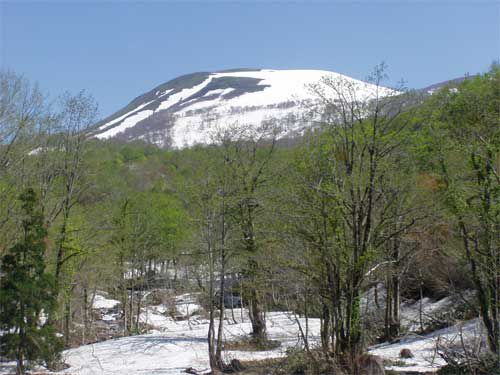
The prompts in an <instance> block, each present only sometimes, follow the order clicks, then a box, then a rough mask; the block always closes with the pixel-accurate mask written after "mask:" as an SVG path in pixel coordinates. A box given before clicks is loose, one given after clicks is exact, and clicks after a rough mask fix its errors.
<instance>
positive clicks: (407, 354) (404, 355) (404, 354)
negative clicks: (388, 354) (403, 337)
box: [399, 348, 413, 358]
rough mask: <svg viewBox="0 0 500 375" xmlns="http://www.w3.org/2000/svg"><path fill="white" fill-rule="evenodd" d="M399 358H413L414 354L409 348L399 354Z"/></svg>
mask: <svg viewBox="0 0 500 375" xmlns="http://www.w3.org/2000/svg"><path fill="white" fill-rule="evenodd" d="M399 357H400V358H413V353H412V352H411V350H410V349H408V348H403V349H401V351H400V352H399Z"/></svg>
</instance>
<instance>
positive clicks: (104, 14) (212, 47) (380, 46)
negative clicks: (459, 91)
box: [0, 0, 500, 116]
mask: <svg viewBox="0 0 500 375" xmlns="http://www.w3.org/2000/svg"><path fill="white" fill-rule="evenodd" d="M1 1H2V0H0V16H1V18H0V20H1V29H0V41H1V49H0V59H1V64H2V65H3V66H4V67H8V68H11V69H14V70H16V71H18V72H20V73H24V74H25V75H26V76H27V77H28V78H30V79H32V80H36V81H38V82H39V83H40V85H41V87H42V88H44V89H46V90H47V91H49V92H50V94H51V95H57V94H59V93H61V92H62V91H64V90H70V91H77V90H79V89H86V90H88V91H89V92H90V93H92V94H93V95H94V96H95V98H96V99H97V101H98V102H99V105H100V111H101V115H102V116H106V115H109V114H110V113H112V112H114V111H115V110H118V109H119V108H121V107H122V106H124V105H125V104H127V103H128V102H129V101H130V100H131V99H133V98H134V97H135V96H138V95H139V94H141V93H143V92H145V91H147V90H149V89H151V88H153V87H154V86H156V85H158V84H160V83H163V82H165V81H167V80H169V79H171V78H174V77H176V76H178V75H180V74H185V73H191V72H195V71H211V70H220V69H228V68H237V67H262V68H274V69H280V68H311V69H326V70H333V71H337V72H340V73H344V74H347V75H350V76H352V77H355V78H360V79H363V78H365V77H366V76H367V74H368V73H369V71H370V70H371V68H372V67H373V66H374V65H375V64H376V63H378V62H380V61H382V60H384V61H386V62H387V63H388V65H389V67H390V74H391V78H392V82H396V81H398V80H399V79H401V78H404V79H405V80H406V81H407V82H408V86H410V87H424V86H427V85H429V84H432V83H436V82H439V81H443V80H446V79H449V78H454V77H457V76H461V75H463V74H464V73H467V72H469V73H471V74H472V73H476V72H483V71H485V70H487V68H488V66H489V65H490V64H491V62H492V61H493V60H495V59H498V58H499V55H500V9H499V8H500V5H499V4H500V3H499V2H498V1H481V0H471V1H457V0H455V1H451V0H449V1H431V0H427V1H425V0H424V1H422V0H420V1H404V0H400V1H395V0H386V1H378V0H371V1H368V0H366V1H357V2H356V1H334V0H332V1H305V0H304V1H276V2H269V1H249V0H248V1H243V0H242V1H224V2H215V1H210V0H204V1H162V2H159V1H142V2H132V1H111V2H103V1H100V2H90V1H85V2H76V1H66V2H56V1H49V2H42V1H36V2H27V1H22V0H18V1H12V2H9V1H3V2H1Z"/></svg>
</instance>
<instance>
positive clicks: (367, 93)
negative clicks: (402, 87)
mask: <svg viewBox="0 0 500 375" xmlns="http://www.w3.org/2000/svg"><path fill="white" fill-rule="evenodd" d="M325 77H327V78H331V79H343V80H346V81H348V82H349V83H350V84H352V87H355V90H356V97H357V100H367V99H369V98H370V97H372V96H373V95H375V92H376V90H377V87H376V86H375V85H372V84H370V83H366V82H363V81H359V80H356V79H354V78H350V77H347V76H344V75H341V74H339V73H334V72H329V71H324V70H269V69H262V70H259V69H240V70H228V71H219V72H213V73H209V72H202V73H193V74H188V75H184V76H180V77H178V78H175V79H173V80H171V81H168V82H166V83H164V84H161V85H159V86H157V87H155V88H154V89H152V90H151V91H149V92H147V93H145V94H143V95H141V96H139V97H137V98H136V99H134V100H132V101H131V102H130V103H129V104H128V105H127V106H126V107H124V108H123V109H121V110H120V111H118V112H116V113H115V114H113V115H111V116H109V117H107V118H106V119H104V120H103V121H101V122H100V123H99V124H97V126H96V127H95V129H94V130H93V131H92V133H91V134H92V135H93V136H95V137H97V138H100V139H107V138H118V139H121V140H124V141H132V140H136V139H142V140H145V141H147V142H150V143H154V144H156V145H158V146H160V147H172V148H182V147H189V146H192V145H195V144H200V143H204V144H206V143H210V142H211V133H213V130H214V126H215V124H216V126H217V127H224V126H228V125H232V124H235V123H237V124H239V125H248V126H251V127H258V126H259V125H261V124H262V123H263V122H265V121H277V122H281V123H283V122H286V124H287V129H288V131H289V132H300V130H301V129H303V127H304V126H307V123H306V122H304V121H303V120H302V119H303V116H304V114H305V113H306V112H307V108H308V107H310V105H311V104H314V102H315V101H316V100H317V97H315V95H314V94H313V93H312V92H311V90H310V88H309V87H310V85H312V84H318V83H319V84H321V83H320V82H321V81H322V79H323V78H325ZM325 88H326V86H325ZM378 89H379V91H378V94H379V95H387V94H390V93H391V92H394V91H393V90H390V89H386V88H378ZM330 94H333V92H332V93H330Z"/></svg>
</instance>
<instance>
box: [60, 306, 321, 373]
mask: <svg viewBox="0 0 500 375" xmlns="http://www.w3.org/2000/svg"><path fill="white" fill-rule="evenodd" d="M239 313H240V312H239V311H235V314H236V315H237V316H240V314H239ZM267 318H268V333H269V336H270V338H271V339H273V340H279V341H281V342H282V345H281V347H279V348H277V349H274V350H269V351H261V352H242V351H230V352H226V353H225V357H226V359H227V360H228V361H229V360H230V359H232V358H238V359H241V360H247V359H263V358H273V357H280V356H283V355H284V354H285V350H286V348H288V347H291V346H295V345H300V338H299V336H298V328H297V324H296V323H295V321H294V318H293V316H291V315H290V314H287V313H283V312H279V313H269V314H268V316H267ZM149 323H150V324H154V325H155V328H156V330H155V331H154V332H153V333H151V334H146V335H138V336H130V337H124V338H119V339H115V340H108V341H103V342H100V343H97V344H92V345H86V346H82V347H79V348H77V349H71V350H68V351H66V352H65V353H64V359H65V361H66V363H68V364H69V365H71V367H70V368H69V369H67V370H66V371H65V372H64V373H68V374H75V375H87V374H88V375H93V374H103V375H108V374H109V375H111V374H180V373H183V372H184V370H186V369H187V368H189V367H193V368H195V369H197V370H207V369H208V367H209V363H208V354H207V350H208V349H207V342H206V335H207V330H208V321H207V320H204V319H199V318H192V319H189V320H183V321H177V322H176V321H174V320H172V319H171V318H165V319H164V320H161V319H154V320H150V321H149ZM304 323H305V322H304V321H303V320H302V324H304ZM310 330H311V334H312V337H311V338H312V339H313V340H314V339H317V334H318V333H319V322H318V321H317V320H314V321H311V322H310ZM249 332H250V323H249V322H248V320H246V321H245V322H239V323H237V324H226V326H225V329H224V334H225V338H226V339H227V340H233V339H238V338H239V337H241V336H244V335H247V334H248V333H249Z"/></svg>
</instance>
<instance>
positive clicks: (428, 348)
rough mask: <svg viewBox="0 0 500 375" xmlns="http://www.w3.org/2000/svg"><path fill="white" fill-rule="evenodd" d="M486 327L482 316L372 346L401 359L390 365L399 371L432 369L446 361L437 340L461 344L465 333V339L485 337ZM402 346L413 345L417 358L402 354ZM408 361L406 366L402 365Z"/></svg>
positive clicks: (384, 355)
mask: <svg viewBox="0 0 500 375" xmlns="http://www.w3.org/2000/svg"><path fill="white" fill-rule="evenodd" d="M483 334H484V332H483V327H482V325H481V322H480V321H479V319H474V320H471V321H468V322H465V323H463V324H458V325H454V326H452V327H448V328H444V329H440V330H438V331H434V332H432V333H429V334H427V335H424V336H418V335H408V336H407V337H405V338H403V339H401V340H400V341H399V342H397V343H394V344H388V343H384V344H380V345H376V346H373V347H372V348H371V349H370V353H371V354H375V355H378V356H380V357H382V358H384V359H386V360H391V361H394V362H398V365H397V366H389V367H387V369H392V370H396V371H420V372H432V371H437V369H438V368H440V367H442V366H444V365H445V362H444V360H443V359H442V358H441V357H440V356H439V355H438V353H437V345H436V344H437V343H441V344H443V345H444V344H446V345H460V343H461V338H460V335H462V337H463V340H464V341H468V340H471V339H475V338H478V337H482V335H483ZM402 349H409V350H410V351H411V352H412V354H413V356H414V357H413V358H408V359H404V358H400V357H399V354H400V352H401V350H402ZM403 363H404V366H403V365H402V364H403Z"/></svg>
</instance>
